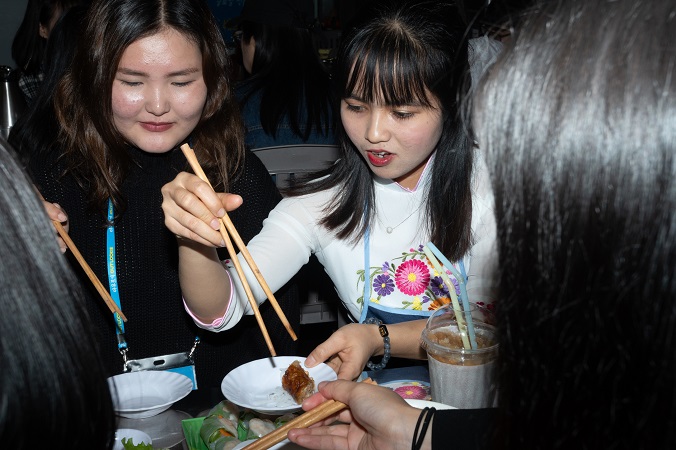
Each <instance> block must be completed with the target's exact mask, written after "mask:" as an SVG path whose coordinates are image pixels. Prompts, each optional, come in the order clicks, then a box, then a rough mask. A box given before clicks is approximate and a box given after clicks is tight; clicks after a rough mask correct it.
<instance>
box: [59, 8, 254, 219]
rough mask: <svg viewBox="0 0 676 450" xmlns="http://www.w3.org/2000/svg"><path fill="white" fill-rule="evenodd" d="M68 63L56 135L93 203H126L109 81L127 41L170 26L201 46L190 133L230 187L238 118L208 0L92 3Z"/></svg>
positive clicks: (207, 165) (209, 167)
mask: <svg viewBox="0 0 676 450" xmlns="http://www.w3.org/2000/svg"><path fill="white" fill-rule="evenodd" d="M86 24H87V25H86V27H85V29H84V32H83V37H82V40H81V42H80V45H79V46H78V48H77V51H76V54H75V58H74V62H73V65H72V66H71V70H70V71H69V72H68V73H67V74H66V75H65V76H64V77H63V79H62V81H61V83H60V84H59V87H58V89H57V92H56V94H55V108H56V112H57V117H58V119H59V122H60V124H61V127H62V128H61V133H60V137H59V140H60V143H61V145H62V147H63V155H64V158H66V164H67V166H68V169H67V170H68V171H69V172H71V173H72V174H73V175H74V176H75V177H76V179H77V180H78V181H79V183H80V184H81V185H82V186H83V187H85V188H87V189H88V191H89V192H90V193H91V194H90V200H91V202H92V204H93V205H95V206H97V207H101V206H102V205H104V201H105V200H107V199H108V198H111V199H112V200H113V203H114V204H115V207H116V209H118V210H119V209H123V208H124V202H123V199H122V196H121V192H120V189H121V184H122V181H123V180H124V178H125V176H126V173H127V170H128V167H129V164H131V163H132V161H130V157H129V154H128V152H127V146H128V144H127V142H125V139H124V137H123V136H122V135H121V134H120V132H119V131H118V130H117V129H116V127H115V125H114V121H113V112H112V88H113V80H114V79H115V74H116V71H117V66H118V64H119V61H120V59H121V58H122V54H123V53H124V51H125V50H126V49H127V47H128V46H129V45H130V44H132V43H133V42H135V41H137V40H138V39H141V38H144V37H148V36H151V35H153V34H156V33H158V32H161V31H163V30H166V29H173V30H176V31H177V32H179V33H180V34H182V35H183V36H185V37H187V38H188V39H190V40H192V41H193V42H195V43H196V44H197V45H198V47H199V49H200V51H201V52H202V65H203V66H202V70H203V76H204V81H205V83H206V86H207V101H206V104H205V106H204V109H203V111H202V117H201V119H200V121H199V123H198V124H197V127H196V128H195V129H194V131H193V133H192V135H191V138H192V146H193V147H194V148H195V152H196V153H197V157H198V158H199V160H200V162H201V164H202V165H203V166H204V169H205V170H206V171H207V172H210V171H213V172H215V173H216V174H217V175H218V179H217V180H216V182H215V183H214V185H215V186H219V188H220V189H221V190H227V188H228V185H229V180H230V178H231V176H232V175H233V174H235V173H236V172H237V169H238V168H239V167H240V163H241V161H242V158H243V154H244V153H243V152H244V143H243V142H244V141H243V126H242V122H241V118H240V114H239V106H238V105H237V102H236V100H235V98H234V95H233V91H232V85H231V82H230V80H229V78H228V74H230V73H231V70H230V65H231V64H232V63H231V62H230V59H229V58H228V56H227V54H226V51H225V43H224V42H223V37H222V36H221V33H220V32H219V31H218V27H217V25H216V22H215V19H214V17H213V15H212V13H211V10H210V9H209V7H208V5H207V3H206V1H205V0H172V1H168V0H148V1H143V2H139V1H136V0H97V1H95V2H94V3H92V5H91V7H90V9H89V13H88V16H87V18H86Z"/></svg>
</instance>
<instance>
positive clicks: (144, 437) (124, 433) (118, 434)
mask: <svg viewBox="0 0 676 450" xmlns="http://www.w3.org/2000/svg"><path fill="white" fill-rule="evenodd" d="M122 439H127V441H129V440H130V439H131V440H132V443H133V444H134V445H139V444H140V443H141V442H143V443H145V444H147V445H152V443H153V440H152V439H150V436H148V434H147V433H144V432H143V431H141V430H134V429H133V428H119V429H117V430H116V431H115V443H114V444H113V450H124V446H123V445H122Z"/></svg>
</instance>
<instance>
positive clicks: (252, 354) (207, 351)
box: [30, 149, 299, 391]
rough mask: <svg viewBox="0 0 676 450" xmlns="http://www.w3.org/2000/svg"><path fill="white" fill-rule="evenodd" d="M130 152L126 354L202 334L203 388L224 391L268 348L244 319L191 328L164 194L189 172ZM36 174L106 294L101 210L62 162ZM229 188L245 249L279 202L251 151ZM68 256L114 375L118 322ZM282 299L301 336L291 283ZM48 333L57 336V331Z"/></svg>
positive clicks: (124, 259) (125, 224)
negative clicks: (226, 380) (220, 326)
mask: <svg viewBox="0 0 676 450" xmlns="http://www.w3.org/2000/svg"><path fill="white" fill-rule="evenodd" d="M130 154H131V155H132V157H133V159H134V160H135V161H136V162H137V163H138V166H134V167H132V169H131V171H130V173H129V175H128V176H127V178H126V180H125V182H124V184H123V187H122V191H123V195H124V198H125V200H126V203H127V204H126V210H125V211H124V212H123V214H122V216H121V217H120V218H119V221H118V222H117V223H116V226H115V238H116V257H117V271H118V283H119V287H120V301H121V304H122V311H123V312H124V314H125V315H126V316H127V319H128V322H127V323H126V324H125V332H126V333H125V334H126V339H127V342H128V345H129V353H128V356H129V358H130V359H140V358H146V357H151V356H160V355H165V354H171V353H177V352H186V351H188V350H189V349H190V347H191V345H192V343H193V340H194V338H195V336H196V335H199V336H200V338H201V344H200V346H199V347H198V349H197V352H196V354H195V362H196V370H197V383H198V387H199V388H200V389H201V388H209V389H211V390H212V391H213V390H214V389H217V390H218V391H220V383H221V381H222V379H223V377H224V376H225V375H226V374H227V373H228V372H229V371H230V370H232V369H233V368H235V367H237V366H239V365H241V364H243V363H246V362H248V361H252V360H254V359H259V358H263V357H266V356H269V351H268V348H267V345H266V344H265V341H264V339H263V337H262V335H261V332H260V330H259V329H258V326H257V323H256V321H255V319H254V317H253V316H245V317H244V318H243V319H242V320H241V321H240V323H239V324H238V325H237V326H235V327H234V328H233V329H231V330H228V331H224V332H222V333H211V332H207V331H204V330H201V329H199V328H197V327H196V326H195V325H194V323H193V321H192V319H191V318H190V317H189V316H188V314H187V313H186V312H185V310H184V307H183V302H182V296H181V290H180V286H179V282H178V246H177V243H176V238H175V236H174V235H173V234H171V233H170V232H169V230H168V229H167V228H166V227H165V225H164V214H163V211H162V208H161V203H162V193H161V191H160V189H161V188H162V186H163V185H164V184H166V183H168V182H169V181H171V180H173V179H174V178H175V176H176V174H178V173H179V172H180V171H183V170H186V169H187V167H188V165H187V162H186V160H185V158H184V156H183V154H182V152H181V151H180V150H179V149H174V150H173V151H171V152H169V153H165V154H149V153H145V152H142V151H140V150H138V149H130ZM30 171H31V172H32V174H33V178H34V181H35V183H36V185H37V187H38V189H39V190H40V192H41V193H42V195H43V196H44V197H45V199H46V200H47V201H50V202H56V203H58V204H60V205H61V207H62V208H63V209H64V210H65V211H66V213H67V214H68V218H69V223H70V236H71V237H72V239H73V241H74V242H75V245H76V246H77V247H78V249H79V250H80V252H81V253H82V255H83V256H84V258H85V260H86V261H87V262H88V264H89V265H90V266H91V267H92V270H93V271H94V272H95V273H96V275H97V276H98V277H99V279H100V280H101V282H102V283H103V285H104V286H105V287H106V288H107V287H108V276H107V273H106V258H105V253H106V230H105V225H106V217H105V216H104V209H103V205H102V207H101V208H98V210H96V211H94V210H92V208H90V207H88V206H87V205H88V204H89V203H88V199H87V192H85V190H83V189H81V188H80V187H78V185H77V184H76V183H75V181H74V180H73V179H72V177H70V176H65V177H61V176H60V174H61V173H62V171H63V167H62V166H61V165H60V163H58V162H57V159H56V155H47V156H46V157H40V158H34V159H33V160H32V161H31V162H30ZM230 191H231V192H233V193H236V194H240V195H241V196H242V197H243V199H244V204H243V205H242V206H241V207H240V208H239V209H238V210H237V211H234V212H232V213H231V214H230V217H231V219H232V221H233V223H234V224H235V227H236V228H237V230H238V231H239V233H240V235H241V236H242V239H243V240H244V242H248V241H249V240H250V239H251V238H252V237H253V236H254V235H256V234H257V233H258V232H259V231H260V229H261V227H262V222H263V219H265V218H266V217H267V215H268V213H269V212H270V210H272V209H273V208H274V206H275V205H276V204H277V203H278V202H279V200H280V199H281V196H280V194H279V192H278V191H277V189H276V187H275V185H274V183H273V182H272V180H271V177H270V176H269V174H268V172H267V170H266V169H265V166H263V164H262V163H261V162H260V160H259V159H258V158H257V157H256V156H255V155H253V153H247V157H246V162H245V166H244V171H243V173H242V174H241V175H240V176H239V177H238V178H237V179H236V180H235V181H234V183H233V185H232V188H231V189H230ZM68 255H69V257H70V259H71V262H72V266H73V267H74V268H75V271H76V272H77V273H78V275H79V276H80V279H81V280H82V284H83V286H84V287H85V290H86V291H87V292H88V293H89V297H90V298H89V303H88V306H89V313H90V314H91V320H92V321H93V323H94V325H95V327H96V328H97V329H98V331H99V334H100V337H99V339H100V342H99V345H98V348H99V349H100V355H101V358H102V360H103V362H104V365H105V367H106V369H107V371H108V373H109V375H114V374H117V373H121V372H122V366H123V364H122V357H121V355H120V354H119V352H118V350H117V340H116V336H115V328H114V321H113V315H112V313H111V312H110V311H109V309H108V308H107V306H106V305H105V303H104V302H103V300H102V299H101V297H100V296H99V294H98V293H97V292H96V290H95V289H94V287H93V286H92V283H91V282H90V281H89V279H88V278H87V277H86V275H85V274H84V271H83V270H82V269H81V268H80V266H79V264H78V263H77V262H76V261H75V258H73V257H72V255H70V252H68ZM226 255H227V253H224V254H222V255H221V256H222V258H224V257H226ZM276 298H277V300H278V301H279V303H280V305H281V307H282V308H283V310H284V312H285V314H286V316H287V318H288V319H289V322H290V323H291V326H292V327H293V328H294V330H298V325H299V305H298V291H297V289H296V287H295V286H294V285H293V284H289V285H287V286H286V287H285V288H283V289H281V290H280V291H279V292H277V293H276ZM55 311H58V309H55ZM46 313H48V314H51V313H54V311H51V312H46ZM261 314H262V316H263V319H264V321H265V324H266V326H267V328H268V331H269V333H270V336H271V338H272V341H273V344H274V346H275V350H276V351H277V354H278V355H295V354H297V353H296V351H297V348H296V344H295V343H294V342H293V341H292V340H291V338H290V337H289V335H288V333H287V332H286V331H285V329H284V327H283V325H282V324H281V323H280V321H279V319H278V318H277V316H276V314H275V312H274V310H273V309H272V308H271V307H270V305H269V303H268V302H265V303H264V304H263V305H262V306H261ZM45 332H54V333H58V330H45ZM64 351H67V349H64Z"/></svg>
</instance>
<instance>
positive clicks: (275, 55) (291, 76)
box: [236, 0, 336, 149]
mask: <svg viewBox="0 0 676 450" xmlns="http://www.w3.org/2000/svg"><path fill="white" fill-rule="evenodd" d="M311 7H312V3H311V2H307V1H296V2H266V1H261V0H247V2H246V3H245V4H244V8H243V10H242V15H241V16H240V17H239V18H238V19H237V21H238V23H239V25H238V27H239V30H238V31H237V32H236V36H237V37H238V38H239V39H241V50H242V60H243V61H242V62H243V65H244V69H245V70H246V72H247V73H248V74H250V75H249V76H248V77H246V78H245V79H244V80H243V81H241V82H240V84H239V86H238V87H237V91H236V92H237V96H238V99H239V100H240V105H241V107H242V116H243V119H244V122H245V127H246V143H247V145H248V147H249V148H251V149H256V148H261V147H270V146H276V145H292V144H335V143H336V141H335V137H334V132H333V129H334V126H333V104H332V101H331V90H330V79H329V73H328V70H327V69H326V68H325V67H323V65H322V63H321V61H320V60H319V54H318V52H317V50H316V49H315V48H314V45H313V42H312V36H311V34H310V33H311V32H310V30H309V27H310V26H311V25H312V23H311V21H312V8H311Z"/></svg>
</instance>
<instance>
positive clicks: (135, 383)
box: [108, 370, 192, 419]
mask: <svg viewBox="0 0 676 450" xmlns="http://www.w3.org/2000/svg"><path fill="white" fill-rule="evenodd" d="M108 386H109V388H110V393H111V395H112V397H113V406H114V408H115V411H116V412H117V414H118V415H120V416H122V417H128V418H130V419H144V418H146V417H152V416H155V415H157V414H159V413H161V412H162V411H166V410H167V409H169V408H170V407H171V405H173V404H174V403H175V402H177V401H179V400H180V399H182V398H183V397H185V396H186V395H188V394H189V393H190V391H192V381H190V378H188V377H186V376H185V375H181V374H180V373H175V372H167V371H161V370H147V371H142V372H129V373H123V374H121V375H115V376H114V377H110V378H108Z"/></svg>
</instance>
